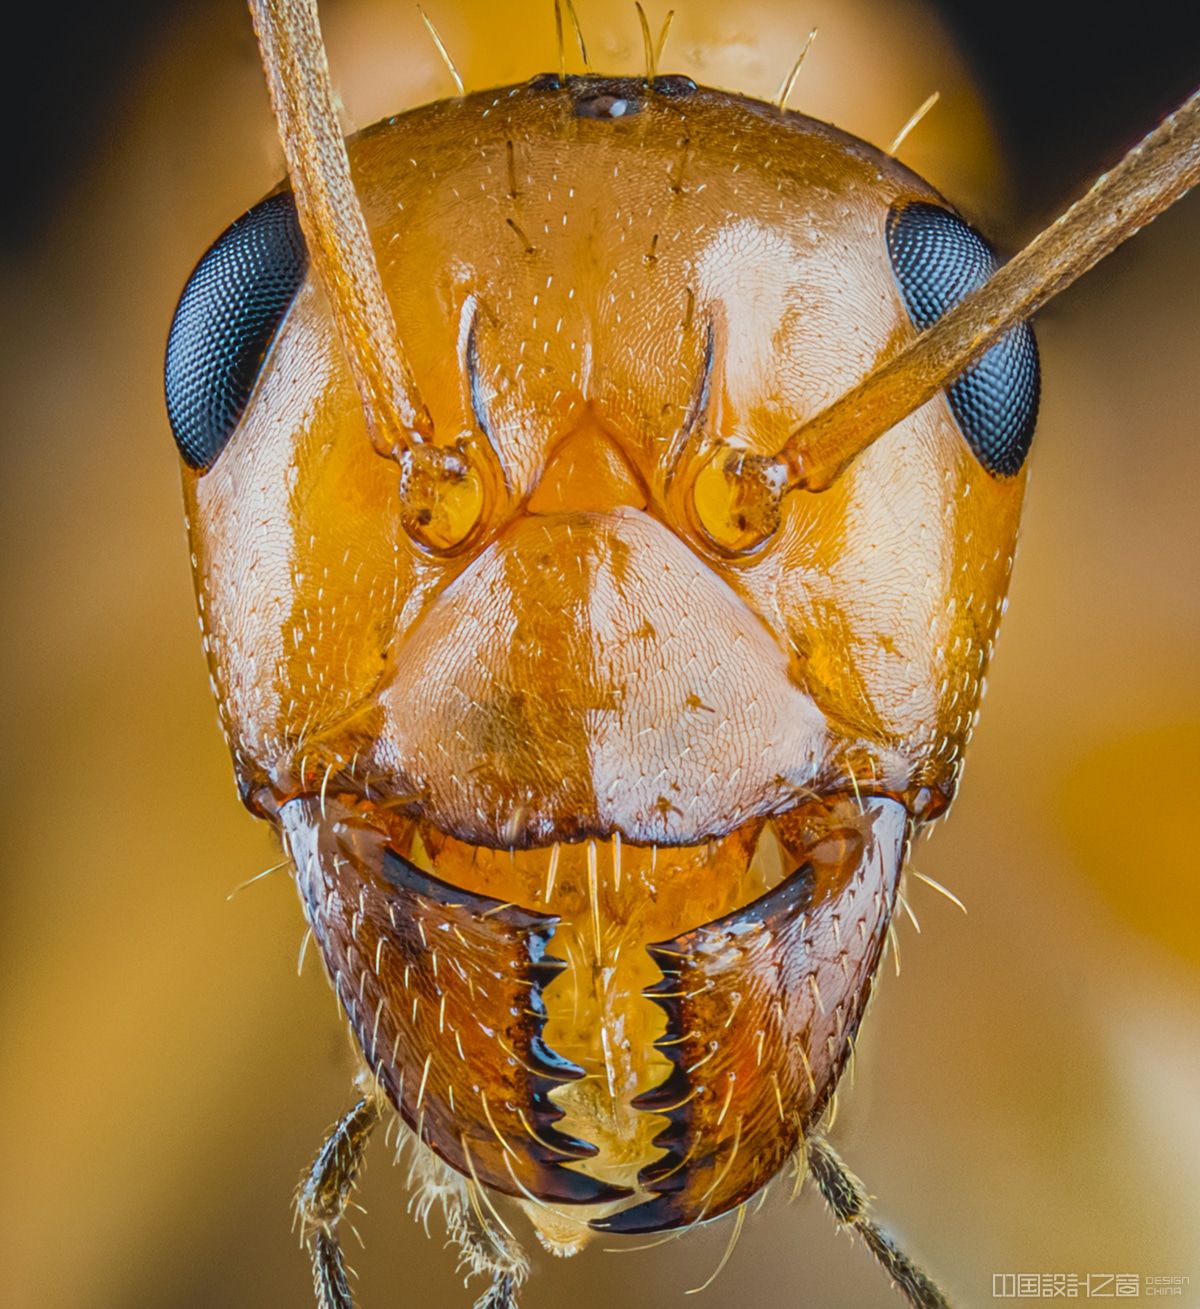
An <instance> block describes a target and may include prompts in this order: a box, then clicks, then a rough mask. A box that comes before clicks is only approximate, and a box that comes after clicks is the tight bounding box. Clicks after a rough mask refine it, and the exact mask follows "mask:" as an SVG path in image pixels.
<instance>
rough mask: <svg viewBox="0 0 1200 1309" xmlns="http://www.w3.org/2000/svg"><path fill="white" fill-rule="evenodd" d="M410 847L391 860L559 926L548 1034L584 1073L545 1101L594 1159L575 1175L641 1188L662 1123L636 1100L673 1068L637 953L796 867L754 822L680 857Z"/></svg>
mask: <svg viewBox="0 0 1200 1309" xmlns="http://www.w3.org/2000/svg"><path fill="white" fill-rule="evenodd" d="M407 845H408V848H407V849H403V848H400V849H399V853H401V854H403V855H405V857H407V858H408V859H409V860H411V862H413V863H414V864H416V865H418V866H419V867H422V868H424V869H425V870H426V871H427V872H431V873H434V874H436V876H437V877H439V878H441V879H442V880H443V881H445V882H449V883H450V884H451V885H453V886H457V887H461V888H462V889H463V890H469V891H474V892H477V893H479V894H481V895H486V896H490V897H492V898H493V899H496V900H500V901H502V902H505V903H507V902H512V903H514V904H517V905H520V906H522V907H523V908H526V909H534V910H538V911H540V912H543V913H546V914H552V915H554V916H556V917H557V918H559V920H560V922H559V925H558V927H557V928H556V930H555V933H554V938H553V940H552V942H551V945H550V952H551V953H552V954H553V955H555V956H557V957H558V958H560V959H562V960H564V961H565V963H566V968H565V969H564V970H563V972H562V973H560V974H559V976H558V977H556V978H555V979H554V980H553V981H552V982H551V983H550V984H549V985H548V986H547V987H546V989H545V991H544V992H543V1001H544V1003H545V1006H546V1011H547V1021H546V1025H545V1029H544V1032H543V1037H544V1040H545V1042H546V1044H547V1045H548V1046H549V1047H550V1048H551V1049H552V1050H553V1051H555V1052H556V1053H557V1054H559V1055H562V1056H563V1057H565V1058H567V1059H570V1060H571V1061H572V1062H574V1063H576V1064H578V1065H579V1066H580V1067H581V1068H583V1070H584V1076H583V1077H582V1078H580V1079H579V1080H576V1081H569V1082H565V1083H564V1084H563V1085H562V1086H560V1087H559V1088H558V1089H557V1090H555V1091H554V1092H553V1093H552V1095H553V1099H554V1100H555V1101H556V1103H557V1104H558V1105H559V1107H560V1108H561V1109H562V1110H563V1111H564V1117H563V1119H562V1120H561V1121H560V1122H559V1123H558V1124H557V1127H558V1128H559V1130H561V1131H563V1132H566V1133H568V1134H569V1135H572V1136H576V1137H578V1138H580V1139H581V1140H584V1141H588V1142H590V1143H591V1144H593V1145H595V1146H596V1147H597V1150H598V1153H597V1154H596V1155H595V1156H594V1157H593V1158H590V1159H586V1160H582V1161H580V1162H577V1163H572V1164H570V1165H569V1166H570V1167H573V1168H577V1169H579V1170H580V1171H582V1172H585V1173H588V1174H590V1175H591V1176H594V1177H596V1178H598V1179H601V1180H603V1181H606V1182H611V1183H614V1184H616V1185H619V1186H628V1187H631V1188H634V1189H635V1190H637V1175H638V1173H639V1171H640V1170H641V1169H642V1168H644V1167H645V1166H646V1165H647V1164H649V1163H651V1162H653V1161H654V1160H656V1159H658V1158H659V1157H661V1155H662V1153H663V1152H662V1151H661V1150H659V1149H658V1148H656V1147H655V1146H654V1144H653V1139H654V1137H655V1136H656V1135H657V1134H658V1133H659V1132H660V1131H661V1130H662V1129H663V1127H664V1126H665V1125H666V1123H667V1120H666V1119H665V1118H664V1117H663V1116H662V1115H661V1114H656V1113H652V1112H648V1111H646V1110H639V1109H636V1108H634V1107H633V1104H632V1101H633V1099H634V1098H635V1097H636V1096H638V1095H640V1094H641V1093H643V1092H645V1091H648V1090H650V1089H652V1088H653V1087H655V1086H658V1085H659V1084H660V1083H661V1082H662V1081H664V1080H665V1079H666V1077H667V1076H668V1075H669V1073H670V1071H671V1065H670V1063H669V1062H668V1061H667V1059H666V1058H665V1056H664V1055H663V1053H662V1051H661V1050H659V1049H656V1048H655V1042H656V1041H658V1040H659V1039H660V1038H661V1037H662V1036H663V1034H664V1030H665V1026H666V1016H665V1014H664V1012H663V1010H662V1008H661V1007H660V1006H659V1005H657V1004H655V1003H653V1002H652V1001H651V1000H649V999H648V998H647V997H646V996H644V995H643V994H642V992H643V991H644V989H645V988H646V987H648V986H650V985H652V984H653V983H655V982H657V981H659V980H660V979H661V977H662V974H661V972H660V971H659V969H658V967H657V965H656V964H655V963H654V961H653V959H652V958H651V956H650V955H649V954H648V953H647V951H646V949H645V947H646V946H647V945H648V944H653V943H655V942H659V941H666V940H670V939H671V938H672V937H675V936H678V935H679V934H680V933H681V932H685V931H688V930H689V929H691V928H693V927H697V926H699V925H701V924H703V923H709V922H712V921H713V920H714V919H716V918H720V917H722V916H723V915H725V914H728V913H730V912H732V911H734V910H735V909H738V908H740V907H741V906H743V905H745V904H748V903H749V902H750V901H752V900H754V899H756V898H757V897H758V896H760V895H762V894H763V893H764V892H765V891H767V890H769V889H770V888H771V887H773V886H775V885H776V884H778V882H779V881H780V880H781V879H782V877H783V876H784V874H785V873H786V872H789V871H790V870H791V864H790V863H789V862H788V857H787V855H786V853H785V851H784V849H783V847H782V846H781V844H780V842H779V840H778V838H777V837H776V836H775V834H774V825H773V824H772V823H770V822H766V823H764V822H762V821H759V822H756V823H753V824H748V825H747V826H746V827H743V828H740V829H738V830H737V831H735V832H733V833H731V834H730V835H728V836H726V837H723V838H721V839H718V840H713V841H709V842H706V843H704V844H702V845H695V846H685V847H659V846H631V845H628V844H625V843H623V842H622V841H621V839H620V837H619V836H617V837H613V838H611V839H609V840H606V841H596V840H588V841H582V842H579V843H575V844H565V843H556V844H554V845H551V846H547V847H544V848H541V849H534V850H517V851H509V850H495V849H490V848H487V847H483V846H474V845H469V844H466V843H465V842H462V841H458V840H455V839H454V838H452V837H448V836H445V835H443V834H442V833H440V832H438V831H436V830H435V829H433V828H431V827H429V826H427V825H425V824H416V825H413V826H412V827H410V829H409V833H408V838H407ZM587 1216H589V1215H583V1214H581V1216H580V1217H581V1221H586V1217H587Z"/></svg>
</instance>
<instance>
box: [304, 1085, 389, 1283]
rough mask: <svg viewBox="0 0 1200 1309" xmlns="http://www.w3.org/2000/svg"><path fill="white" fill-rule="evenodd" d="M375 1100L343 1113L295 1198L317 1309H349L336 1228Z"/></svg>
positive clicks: (360, 1160) (351, 1187)
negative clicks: (310, 1262) (309, 1261)
mask: <svg viewBox="0 0 1200 1309" xmlns="http://www.w3.org/2000/svg"><path fill="white" fill-rule="evenodd" d="M378 1121H379V1102H378V1101H377V1100H376V1099H374V1098H373V1097H371V1096H364V1097H363V1098H362V1099H361V1100H360V1101H359V1102H358V1103H357V1104H356V1105H355V1106H354V1108H353V1109H351V1110H350V1112H349V1113H347V1114H344V1115H343V1116H342V1117H341V1118H340V1119H339V1120H338V1122H337V1123H335V1124H334V1126H333V1129H332V1131H330V1133H329V1136H328V1137H327V1138H326V1140H325V1144H324V1145H322V1146H321V1148H320V1150H318V1151H317V1157H316V1158H315V1159H314V1160H313V1161H312V1165H311V1166H310V1168H309V1170H308V1173H307V1175H306V1176H305V1177H304V1178H303V1179H302V1180H301V1183H300V1190H299V1192H298V1193H297V1195H296V1216H297V1218H298V1219H299V1220H300V1232H301V1236H302V1238H303V1240H304V1244H305V1245H306V1246H308V1252H309V1255H310V1256H311V1258H312V1269H313V1291H314V1292H315V1294H316V1297H317V1305H318V1307H319V1309H354V1299H353V1297H352V1296H351V1294H350V1284H349V1282H348V1281H347V1280H346V1266H345V1263H344V1262H343V1260H342V1247H341V1243H340V1242H339V1241H338V1237H337V1225H338V1223H339V1222H340V1221H341V1218H342V1215H343V1214H344V1213H345V1211H346V1205H347V1203H348V1202H349V1200H350V1192H351V1191H353V1190H354V1185H355V1183H356V1182H357V1181H358V1175H359V1173H360V1172H361V1171H362V1163H363V1156H364V1154H365V1153H366V1149H367V1142H368V1141H369V1140H370V1138H371V1131H372V1129H373V1128H374V1126H375V1124H376V1123H377V1122H378Z"/></svg>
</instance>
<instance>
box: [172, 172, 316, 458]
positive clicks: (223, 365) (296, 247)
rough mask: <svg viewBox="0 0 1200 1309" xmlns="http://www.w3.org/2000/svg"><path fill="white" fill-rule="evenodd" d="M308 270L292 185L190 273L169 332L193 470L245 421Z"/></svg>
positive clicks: (178, 428)
mask: <svg viewBox="0 0 1200 1309" xmlns="http://www.w3.org/2000/svg"><path fill="white" fill-rule="evenodd" d="M307 269H308V252H307V250H306V249H305V245H304V237H303V236H302V235H301V232H300V224H299V221H298V220H297V218H296V203H295V200H294V199H293V197H292V194H291V192H290V191H282V192H280V193H279V194H278V195H272V196H268V197H267V199H266V200H263V201H262V202H261V203H260V204H258V205H256V206H255V207H254V208H253V209H251V210H250V212H249V213H247V214H244V215H243V216H242V217H241V218H239V219H238V220H237V222H235V223H234V224H233V225H232V226H231V227H229V228H227V229H226V231H225V232H224V233H223V234H222V235H221V236H219V237H218V238H217V240H216V242H215V243H214V244H213V245H212V246H211V248H210V249H209V251H208V253H207V254H206V255H205V256H204V258H203V259H201V260H200V262H199V264H197V265H196V269H195V271H194V272H193V273H192V275H191V277H190V278H188V282H187V285H186V286H185V287H184V289H183V295H182V296H181V297H180V299H179V306H178V308H177V309H176V310H175V320H174V322H173V323H172V324H171V334H170V336H169V337H168V339H167V362H166V378H165V381H166V395H167V414H168V416H169V417H170V420H171V430H172V431H173V432H174V434H175V443H176V445H178V447H179V453H180V454H181V455H182V456H183V459H184V462H185V463H186V464H187V465H188V467H190V468H196V469H205V468H210V467H212V465H213V463H214V462H215V461H216V459H217V456H218V455H219V454H220V453H221V451H222V450H223V449H224V447H225V443H226V442H227V441H228V440H229V438H230V437H231V436H232V435H233V432H234V429H235V428H236V427H237V425H238V423H239V421H240V420H241V417H242V413H243V412H244V410H245V408H246V403H247V401H248V400H249V399H250V395H251V393H252V392H253V390H254V386H255V383H256V382H257V381H258V375H259V373H260V371H261V369H262V364H263V360H264V359H265V358H266V355H267V351H268V349H269V348H270V345H271V342H272V340H273V339H274V337H275V334H276V332H277V331H278V330H279V325H280V324H281V323H282V322H283V319H284V317H285V315H286V314H287V311H288V309H289V308H290V306H291V303H292V301H293V300H294V299H295V296H296V292H297V291H298V290H299V289H300V286H301V283H302V282H303V281H304V276H305V273H306V271H307Z"/></svg>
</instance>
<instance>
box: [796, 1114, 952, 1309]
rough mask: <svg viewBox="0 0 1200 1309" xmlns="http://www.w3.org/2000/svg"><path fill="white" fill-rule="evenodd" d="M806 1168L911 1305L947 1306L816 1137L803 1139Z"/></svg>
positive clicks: (855, 1182) (922, 1307) (939, 1308)
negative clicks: (879, 1222)
mask: <svg viewBox="0 0 1200 1309" xmlns="http://www.w3.org/2000/svg"><path fill="white" fill-rule="evenodd" d="M803 1149H804V1158H805V1162H806V1163H807V1164H808V1171H809V1173H810V1175H811V1176H812V1179H813V1181H814V1182H816V1184H817V1189H818V1190H819V1191H820V1192H821V1195H822V1196H823V1197H824V1199H825V1203H826V1204H827V1205H828V1206H829V1207H830V1209H831V1210H832V1211H833V1216H834V1217H835V1218H836V1219H837V1220H838V1222H839V1223H843V1224H845V1226H846V1227H848V1228H849V1229H850V1230H851V1231H852V1232H856V1233H857V1234H858V1236H859V1237H860V1238H861V1239H862V1242H863V1244H864V1245H865V1246H866V1247H867V1249H868V1250H870V1252H871V1253H872V1254H873V1255H874V1256H875V1258H876V1259H877V1260H878V1261H879V1263H880V1264H881V1266H882V1267H883V1270H884V1272H886V1273H887V1275H888V1276H889V1277H890V1278H891V1279H892V1284H893V1285H894V1286H896V1287H897V1288H899V1290H900V1292H901V1294H902V1295H903V1296H904V1298H905V1299H906V1300H907V1301H908V1303H909V1304H910V1305H912V1306H913V1309H950V1304H949V1301H948V1300H947V1299H946V1297H945V1296H944V1295H943V1294H942V1293H941V1291H940V1290H938V1288H937V1286H935V1285H934V1283H933V1282H932V1281H931V1280H930V1279H929V1277H927V1276H926V1275H925V1274H924V1273H923V1272H922V1271H921V1270H920V1269H919V1268H918V1267H917V1266H916V1264H914V1263H913V1261H912V1260H911V1259H910V1258H909V1257H908V1255H906V1254H905V1253H904V1251H903V1250H901V1249H900V1247H899V1246H898V1245H897V1244H896V1243H895V1241H893V1240H892V1238H891V1237H890V1236H889V1235H888V1234H887V1233H886V1232H885V1231H884V1230H883V1229H882V1228H881V1227H880V1226H879V1225H878V1224H877V1223H876V1222H875V1221H874V1220H873V1219H872V1217H871V1214H870V1207H869V1205H868V1203H867V1193H866V1191H865V1190H864V1188H863V1184H862V1183H861V1182H860V1181H859V1180H858V1178H857V1177H855V1176H854V1174H853V1173H852V1172H851V1171H850V1170H849V1169H848V1168H847V1167H846V1165H845V1164H844V1163H843V1162H842V1161H841V1159H840V1158H839V1157H838V1155H837V1153H836V1152H835V1151H834V1149H833V1147H832V1146H831V1145H830V1144H829V1143H828V1142H827V1141H823V1140H822V1139H821V1138H820V1137H811V1138H810V1139H809V1140H807V1141H805V1143H804V1147H803Z"/></svg>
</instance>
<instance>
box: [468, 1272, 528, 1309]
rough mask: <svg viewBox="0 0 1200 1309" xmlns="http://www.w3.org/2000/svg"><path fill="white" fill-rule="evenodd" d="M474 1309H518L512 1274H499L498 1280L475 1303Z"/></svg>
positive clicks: (497, 1275)
mask: <svg viewBox="0 0 1200 1309" xmlns="http://www.w3.org/2000/svg"><path fill="white" fill-rule="evenodd" d="M473 1309H517V1288H516V1286H515V1285H514V1282H513V1277H512V1274H511V1273H497V1274H496V1280H495V1281H494V1282H493V1283H492V1284H491V1286H489V1287H488V1289H487V1290H486V1291H485V1292H484V1293H483V1294H482V1295H481V1296H480V1297H479V1299H478V1300H476V1301H475V1304H474V1306H473Z"/></svg>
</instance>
